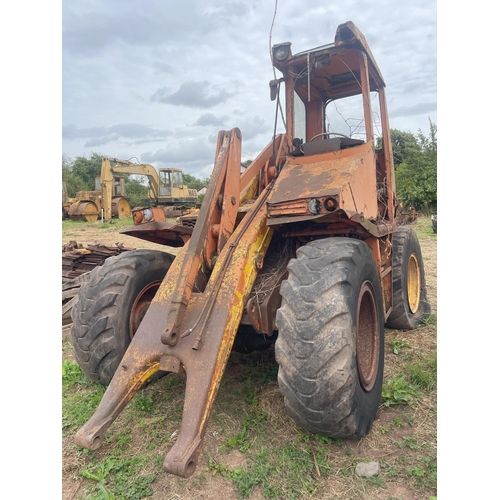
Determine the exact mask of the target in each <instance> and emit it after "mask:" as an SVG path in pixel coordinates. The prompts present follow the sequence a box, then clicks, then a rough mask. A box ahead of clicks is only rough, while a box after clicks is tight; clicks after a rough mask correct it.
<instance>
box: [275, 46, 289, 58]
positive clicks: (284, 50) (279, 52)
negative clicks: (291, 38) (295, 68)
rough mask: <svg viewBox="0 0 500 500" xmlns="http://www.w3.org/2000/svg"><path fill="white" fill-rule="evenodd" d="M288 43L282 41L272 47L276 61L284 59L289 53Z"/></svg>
mask: <svg viewBox="0 0 500 500" xmlns="http://www.w3.org/2000/svg"><path fill="white" fill-rule="evenodd" d="M290 45H291V44H290V43H284V44H283V45H278V46H277V47H275V48H274V58H275V59H276V60H277V61H280V62H282V61H284V60H285V59H286V58H287V57H288V56H289V55H290Z"/></svg>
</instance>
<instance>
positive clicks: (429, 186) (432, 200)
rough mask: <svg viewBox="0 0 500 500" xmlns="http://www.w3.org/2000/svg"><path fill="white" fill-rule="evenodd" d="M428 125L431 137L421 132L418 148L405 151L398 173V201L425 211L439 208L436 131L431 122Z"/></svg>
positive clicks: (417, 137)
mask: <svg viewBox="0 0 500 500" xmlns="http://www.w3.org/2000/svg"><path fill="white" fill-rule="evenodd" d="M429 123H430V132H429V135H428V136H426V135H424V134H423V132H422V131H421V130H419V131H418V134H417V135H416V137H415V140H416V143H417V148H415V149H414V148H410V149H408V150H406V151H405V158H404V159H403V161H402V162H401V164H400V165H399V167H398V169H397V171H396V192H397V195H398V197H399V198H400V199H401V200H402V201H403V203H404V205H405V206H414V207H415V208H416V209H417V210H424V211H426V210H431V209H432V210H433V209H435V208H436V206H437V127H436V125H435V124H434V123H432V121H431V120H429Z"/></svg>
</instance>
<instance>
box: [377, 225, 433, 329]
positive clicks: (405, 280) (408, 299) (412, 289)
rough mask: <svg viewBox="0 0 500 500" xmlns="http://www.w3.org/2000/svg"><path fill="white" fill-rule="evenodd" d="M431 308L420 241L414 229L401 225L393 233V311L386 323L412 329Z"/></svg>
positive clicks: (396, 327) (424, 318) (390, 326)
mask: <svg viewBox="0 0 500 500" xmlns="http://www.w3.org/2000/svg"><path fill="white" fill-rule="evenodd" d="M430 312H431V306H430V304H429V302H428V300H427V287H426V284H425V272H424V262H423V260H422V250H421V249H420V243H419V241H418V238H417V235H416V234H415V231H413V229H411V228H409V227H405V226H402V227H400V228H399V229H398V230H397V231H396V232H395V233H394V234H393V235H392V311H391V314H390V315H389V317H388V318H387V323H386V326H387V327H388V328H394V329H397V330H413V329H414V328H417V326H418V325H419V324H421V323H422V322H424V321H425V320H426V319H427V318H428V317H429V314H430Z"/></svg>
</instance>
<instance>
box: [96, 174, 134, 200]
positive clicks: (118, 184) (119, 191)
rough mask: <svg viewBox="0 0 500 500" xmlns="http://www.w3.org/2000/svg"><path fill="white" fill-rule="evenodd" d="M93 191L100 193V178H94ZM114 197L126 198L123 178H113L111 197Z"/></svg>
mask: <svg viewBox="0 0 500 500" xmlns="http://www.w3.org/2000/svg"><path fill="white" fill-rule="evenodd" d="M95 189H96V191H101V189H102V186H101V176H99V175H98V176H97V177H96V178H95ZM115 196H127V193H126V190H125V179H124V178H123V177H117V176H115V177H114V178H113V197H115Z"/></svg>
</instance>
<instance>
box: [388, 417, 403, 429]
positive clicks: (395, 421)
mask: <svg viewBox="0 0 500 500" xmlns="http://www.w3.org/2000/svg"><path fill="white" fill-rule="evenodd" d="M391 425H392V426H393V427H402V426H403V425H404V423H403V419H402V418H400V417H394V418H393V419H392V420H391Z"/></svg>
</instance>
